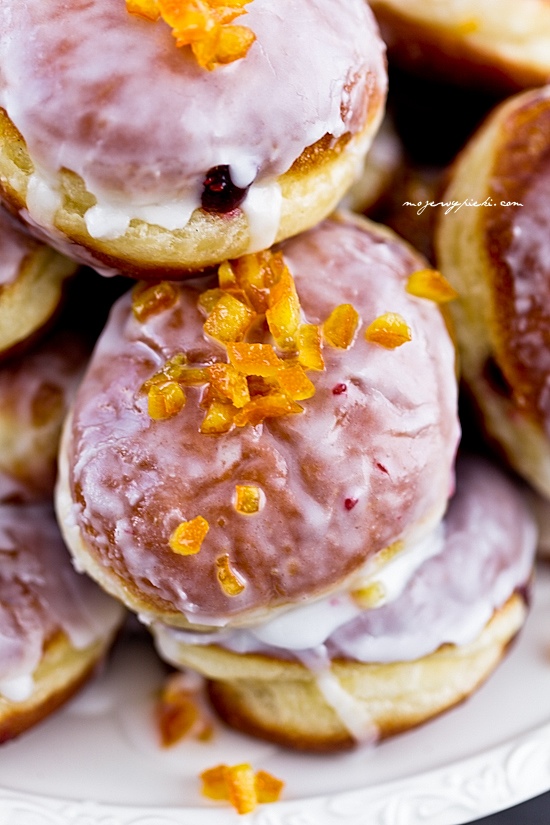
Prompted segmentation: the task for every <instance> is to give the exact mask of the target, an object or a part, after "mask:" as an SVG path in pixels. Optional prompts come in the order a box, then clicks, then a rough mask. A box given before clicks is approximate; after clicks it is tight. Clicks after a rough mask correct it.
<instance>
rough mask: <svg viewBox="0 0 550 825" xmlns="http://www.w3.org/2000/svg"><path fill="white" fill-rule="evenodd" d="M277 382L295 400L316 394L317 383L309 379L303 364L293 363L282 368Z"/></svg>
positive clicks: (303, 399) (302, 399)
mask: <svg viewBox="0 0 550 825" xmlns="http://www.w3.org/2000/svg"><path fill="white" fill-rule="evenodd" d="M277 383H278V384H279V386H280V388H281V389H282V391H283V392H284V393H285V395H288V396H290V398H292V400H293V401H305V400H306V399H307V398H312V397H313V396H314V395H315V384H314V383H313V382H312V381H310V380H309V378H308V377H307V375H306V374H305V371H304V368H303V367H302V366H301V364H291V365H290V366H288V367H283V368H282V369H280V370H279V372H278V373H277Z"/></svg>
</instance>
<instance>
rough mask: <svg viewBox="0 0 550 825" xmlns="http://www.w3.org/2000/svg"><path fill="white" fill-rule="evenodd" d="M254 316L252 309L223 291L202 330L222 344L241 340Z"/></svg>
mask: <svg viewBox="0 0 550 825" xmlns="http://www.w3.org/2000/svg"><path fill="white" fill-rule="evenodd" d="M255 317H256V313H255V312H254V310H252V309H250V308H249V307H247V306H246V305H245V304H243V303H242V301H239V300H238V299H237V298H234V297H233V295H230V294H229V293H228V292H223V294H222V295H221V297H220V298H219V299H218V300H217V301H216V303H215V304H214V307H213V309H212V311H211V312H210V314H209V316H208V318H207V319H206V321H205V322H204V331H205V332H206V334H207V335H210V337H211V338H215V339H216V341H219V342H220V343H222V344H227V343H230V342H235V341H242V339H243V338H244V336H245V335H246V333H247V331H248V329H249V327H250V325H251V324H252V321H253V320H254V318H255Z"/></svg>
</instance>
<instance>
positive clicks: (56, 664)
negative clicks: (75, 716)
mask: <svg viewBox="0 0 550 825" xmlns="http://www.w3.org/2000/svg"><path fill="white" fill-rule="evenodd" d="M0 556H1V558H2V564H1V566H0V628H1V632H0V639H1V642H0V742H5V741H6V740H8V739H12V738H13V737H15V736H18V735H19V734H20V733H22V732H23V731H24V730H27V729H28V728H29V727H31V726H32V725H35V724H36V723H37V722H39V721H40V720H41V719H43V718H44V717H46V716H48V715H49V714H50V713H52V711H54V710H55V709H56V708H58V707H59V706H60V705H61V704H62V703H63V702H65V701H66V700H67V699H69V698H70V697H71V696H72V695H73V694H74V692H75V691H76V690H77V689H78V688H79V687H80V686H81V685H82V684H83V683H84V682H86V681H87V680H88V679H89V678H90V676H91V675H92V674H93V672H94V670H95V669H96V667H97V665H98V664H99V663H100V662H101V660H102V659H103V658H104V656H105V654H106V653H107V651H108V649H109V647H110V645H111V642H112V641H113V638H114V635H115V632H116V630H117V628H118V626H119V624H120V622H121V620H122V612H123V611H122V610H121V607H120V605H119V604H117V602H115V601H114V600H113V599H110V598H109V597H108V596H106V595H105V594H104V593H103V592H102V591H101V590H100V588H98V587H97V586H96V585H95V584H94V583H93V582H91V581H90V580H89V579H88V578H87V577H85V576H81V575H79V574H78V573H76V572H75V571H74V568H73V566H72V564H71V558H70V556H69V554H68V553H67V550H66V548H65V546H64V545H63V542H62V540H61V536H60V534H59V529H58V527H57V524H56V521H55V518H54V513H53V510H52V508H51V505H47V504H32V505H30V504H29V505H27V504H18V505H7V504H1V505H0Z"/></svg>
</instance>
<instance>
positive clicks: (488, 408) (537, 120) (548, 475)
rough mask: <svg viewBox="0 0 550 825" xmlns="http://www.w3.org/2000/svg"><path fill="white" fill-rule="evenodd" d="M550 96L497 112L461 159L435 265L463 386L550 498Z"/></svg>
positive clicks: (543, 93) (522, 98)
mask: <svg viewBox="0 0 550 825" xmlns="http://www.w3.org/2000/svg"><path fill="white" fill-rule="evenodd" d="M549 145H550V90H549V88H548V87H544V88H541V89H537V90H533V91H530V92H525V93H523V94H521V95H518V96H516V97H513V98H511V99H510V100H508V101H507V102H506V103H504V104H503V105H501V106H500V107H498V108H497V109H496V110H494V112H493V113H492V115H491V116H490V117H489V118H488V120H487V121H486V123H485V124H484V125H483V127H482V128H481V129H480V130H479V131H478V132H476V134H475V135H474V136H473V138H472V139H471V141H470V142H469V143H468V144H467V146H466V148H465V149H464V151H463V153H462V154H461V155H460V156H459V157H458V159H457V161H456V163H455V165H454V167H453V169H452V172H451V176H450V182H449V186H448V188H447V190H446V192H445V193H444V195H443V197H442V200H443V201H445V202H448V203H449V204H452V203H453V202H456V204H462V203H466V202H467V201H470V202H476V201H477V202H478V203H479V204H486V205H485V206H479V207H474V206H467V205H466V206H461V207H460V208H453V209H451V210H446V211H447V212H448V214H442V213H440V215H439V226H438V229H437V235H436V246H437V260H438V265H439V267H440V269H441V270H442V272H443V273H444V275H445V276H446V277H447V278H448V279H449V281H451V283H452V284H453V286H454V287H455V289H456V290H457V291H458V293H459V295H460V298H459V300H457V301H455V302H454V303H453V304H452V306H451V311H452V312H453V316H454V320H455V326H456V335H457V339H458V343H459V347H460V351H461V364H462V371H463V376H464V381H465V384H466V385H467V387H468V389H469V390H470V392H471V394H472V396H473V399H474V401H475V404H476V405H477V407H478V408H479V411H480V413H481V416H482V422H483V426H484V428H485V430H486V432H487V434H488V435H489V437H490V438H491V440H492V441H493V442H494V443H495V444H497V445H498V446H499V448H500V450H501V451H502V452H504V453H505V455H506V456H507V458H508V460H509V461H510V463H511V464H512V466H513V467H514V468H515V469H516V470H517V471H518V472H519V473H520V474H521V475H523V476H524V477H525V478H526V479H527V480H528V481H530V482H531V484H533V485H534V487H535V488H537V489H538V490H539V492H540V493H541V494H542V495H543V496H545V497H547V498H548V497H550V436H549V433H550V396H549V393H548V386H549V384H548V382H549V376H550V333H549V330H550V310H549V306H550V304H549V294H550V264H549V261H550V246H549V244H548V237H549V230H550V210H549V208H548V200H547V196H546V189H547V184H548V181H549V180H550V155H549V152H548V146H549Z"/></svg>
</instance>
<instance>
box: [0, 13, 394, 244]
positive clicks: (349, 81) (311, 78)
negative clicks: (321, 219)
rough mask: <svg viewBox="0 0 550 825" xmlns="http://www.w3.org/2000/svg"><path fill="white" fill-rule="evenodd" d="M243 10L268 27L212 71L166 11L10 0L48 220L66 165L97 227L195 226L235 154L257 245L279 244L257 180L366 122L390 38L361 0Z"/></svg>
mask: <svg viewBox="0 0 550 825" xmlns="http://www.w3.org/2000/svg"><path fill="white" fill-rule="evenodd" d="M243 25H246V26H248V27H250V28H251V29H252V30H253V31H254V32H255V34H256V38H257V39H256V42H255V43H254V44H253V45H252V47H251V49H250V51H249V53H248V55H247V56H246V57H245V58H243V59H240V60H237V61H235V62H234V63H231V64H229V65H227V66H222V67H220V68H218V69H216V70H214V71H212V72H209V71H207V70H204V69H201V68H200V67H199V66H198V64H197V63H196V62H195V60H194V58H193V57H192V55H191V52H190V50H189V49H187V48H184V49H178V48H177V47H176V46H175V43H174V39H173V37H172V35H171V32H170V29H169V27H168V26H166V25H165V24H164V23H163V22H162V21H160V22H158V23H151V22H148V21H144V20H143V19H141V18H138V17H136V16H134V15H130V14H128V12H127V11H126V7H125V3H124V2H123V0H94V2H89V0H74V1H73V2H72V3H71V6H70V9H69V10H68V9H67V4H66V2H65V0H50V1H49V2H48V3H47V4H45V3H44V2H43V1H42V0H26V2H24V3H22V2H20V0H5V1H4V2H3V3H2V5H1V7H0V29H1V31H2V44H1V48H0V106H3V107H4V108H5V109H6V111H7V113H8V115H9V117H10V118H11V119H12V121H13V122H14V123H15V125H16V126H17V128H18V129H19V130H20V131H21V133H22V134H23V136H24V139H25V141H26V144H27V146H28V150H29V153H30V156H31V158H32V160H33V162H34V164H35V174H34V176H33V179H32V184H31V203H30V204H29V205H28V210H29V212H30V214H31V216H32V217H33V218H34V220H35V221H36V222H37V223H38V224H39V225H42V226H51V223H52V219H53V212H54V211H55V207H56V194H55V193H56V191H57V188H58V181H57V175H58V172H59V170H60V169H61V168H63V167H65V168H67V169H71V170H73V171H75V172H76V173H77V174H79V175H80V176H81V177H82V179H83V180H84V181H85V184H86V187H87V189H88V190H89V191H90V192H91V193H92V194H93V195H94V196H95V197H96V199H97V204H96V206H93V207H92V208H91V209H90V212H89V214H87V215H86V223H87V227H88V230H89V232H90V234H92V235H94V236H95V237H101V238H113V237H116V236H117V235H118V234H122V233H123V232H124V231H125V229H126V228H127V226H128V224H129V222H130V220H132V219H133V218H143V219H146V220H151V221H153V222H155V223H158V224H159V225H161V226H164V227H166V228H175V227H177V226H184V225H185V223H186V222H187V220H188V218H189V215H190V214H191V211H192V210H193V208H195V207H197V206H198V205H199V204H200V195H201V190H202V182H203V179H204V176H205V174H206V172H207V171H208V170H209V169H211V168H212V167H215V166H218V165H222V164H223V165H225V164H227V165H229V167H230V170H231V175H232V179H233V181H234V182H235V183H236V185H238V186H240V187H242V188H244V187H247V186H249V185H251V184H253V186H252V189H251V190H250V191H249V194H248V197H247V198H246V201H245V205H244V209H245V211H246V212H247V215H248V216H249V217H252V220H253V223H254V224H255V230H254V232H255V235H256V238H255V240H253V245H254V246H256V245H257V244H261V245H263V246H265V245H268V244H266V243H265V239H266V238H268V234H265V233H266V232H268V227H271V226H272V225H273V224H274V222H275V216H276V210H277V198H276V197H273V192H272V190H268V193H264V192H263V191H262V189H261V188H260V189H258V191H256V188H257V187H263V186H264V185H265V184H269V183H271V182H272V181H273V180H274V179H275V178H276V177H278V176H279V175H280V174H282V173H283V172H285V171H287V170H288V169H289V168H290V167H291V165H292V163H293V162H294V161H295V160H296V159H297V158H298V157H299V156H300V155H301V154H302V152H303V150H304V149H305V148H306V147H308V146H310V145H312V144H314V143H316V142H317V141H318V140H319V139H321V138H322V137H324V136H325V135H326V134H328V135H332V136H333V137H334V138H335V139H336V138H338V137H340V136H342V135H343V134H345V133H347V132H351V133H352V134H353V133H358V132H359V131H361V129H362V128H363V126H364V124H365V123H366V118H367V111H366V109H367V106H366V99H367V95H368V94H370V92H371V90H372V89H373V88H378V89H379V90H380V94H381V95H383V94H384V91H385V65H384V55H383V44H382V41H381V40H380V38H379V37H378V34H377V30H376V26H375V24H374V21H373V17H372V14H371V12H370V9H369V8H368V5H367V3H366V2H365V1H364V0H347V2H346V4H345V7H342V8H340V9H339V10H338V14H335V13H334V3H333V2H332V0H298V1H297V2H292V3H288V4H286V5H285V8H284V12H283V11H282V10H281V8H280V3H279V2H278V0H254V2H252V3H251V4H250V5H248V6H247V14H246V16H245V19H244V21H243ZM34 41H37V42H39V44H40V47H39V48H29V43H32V42H34ZM222 101H223V105H221V102H222ZM265 194H269V197H268V198H267V199H266V197H264V195H265ZM266 200H267V202H268V204H269V206H270V209H271V211H269V210H267V209H266ZM258 222H262V223H263V224H264V227H265V228H264V230H263V232H260V233H259V234H258V230H257V226H256V225H257V224H258ZM262 238H263V240H262Z"/></svg>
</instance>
